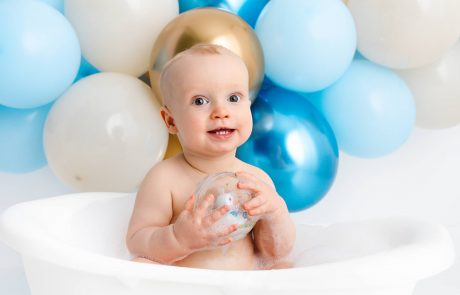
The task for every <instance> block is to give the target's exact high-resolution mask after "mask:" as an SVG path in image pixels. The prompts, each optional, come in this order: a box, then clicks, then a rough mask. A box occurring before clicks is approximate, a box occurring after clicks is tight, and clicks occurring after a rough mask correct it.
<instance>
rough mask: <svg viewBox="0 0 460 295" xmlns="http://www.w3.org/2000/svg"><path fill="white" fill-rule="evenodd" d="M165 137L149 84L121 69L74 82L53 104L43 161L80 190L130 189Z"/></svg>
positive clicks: (155, 158)
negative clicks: (46, 160)
mask: <svg viewBox="0 0 460 295" xmlns="http://www.w3.org/2000/svg"><path fill="white" fill-rule="evenodd" d="M167 142H168V132H167V129H166V127H165V125H164V123H163V120H162V118H161V115H160V105H159V103H158V102H157V100H156V98H155V97H154V96H153V94H152V91H151V89H150V88H149V87H148V86H147V85H146V84H145V83H143V82H141V81H140V80H138V79H136V78H134V77H132V76H129V75H125V74H121V73H99V74H95V75H92V76H88V77H86V78H84V79H82V80H80V81H79V82H77V83H76V84H74V85H73V86H72V87H71V88H70V89H69V90H68V91H67V92H66V93H65V94H64V95H63V96H62V97H60V98H59V99H58V100H57V102H56V103H55V104H54V105H53V107H52V109H51V111H50V113H49V115H48V119H47V121H46V124H45V130H44V146H45V153H46V157H47V159H48V164H49V166H50V167H51V169H52V170H53V172H54V173H55V174H56V175H57V176H58V177H59V178H60V179H61V180H63V182H65V183H66V184H68V185H70V186H71V187H73V188H75V189H77V190H80V191H133V190H134V189H135V188H136V186H137V185H139V184H140V182H141V181H142V179H143V177H144V175H145V174H146V173H147V171H148V170H149V169H150V168H151V167H152V166H153V165H154V164H155V163H157V162H158V161H160V160H161V159H162V158H163V156H164V153H165V151H166V147H167Z"/></svg>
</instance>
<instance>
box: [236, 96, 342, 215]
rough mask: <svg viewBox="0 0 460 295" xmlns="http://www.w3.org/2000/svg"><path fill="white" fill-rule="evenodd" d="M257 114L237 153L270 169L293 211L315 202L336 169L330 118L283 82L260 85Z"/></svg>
mask: <svg viewBox="0 0 460 295" xmlns="http://www.w3.org/2000/svg"><path fill="white" fill-rule="evenodd" d="M252 114H253V121H254V129H253V131H252V134H251V137H250V138H249V140H248V141H247V142H246V143H245V144H243V145H242V146H241V147H240V148H239V149H238V151H237V156H238V157H239V158H240V159H241V160H243V161H246V162H247V163H249V164H252V165H255V166H257V167H259V168H261V169H263V170H264V171H265V172H267V173H268V174H269V175H270V177H271V178H272V179H273V182H274V183H275V186H276V189H277V191H278V193H279V194H280V195H281V196H282V197H283V198H284V200H285V201H286V204H287V206H288V208H289V210H290V211H299V210H303V209H305V208H308V207H311V206H313V205H314V204H316V203H317V202H318V201H319V200H320V199H321V198H322V197H324V195H325V194H326V192H327V191H328V190H329V188H330V187H331V185H332V183H333V181H334V178H335V175H336V172H337V165H338V148H337V143H336V140H335V137H334V134H333V132H332V130H331V128H330V126H329V124H328V123H327V122H326V120H325V119H324V118H323V116H322V115H321V114H320V113H319V112H318V111H316V109H315V108H314V107H313V106H312V105H311V104H310V103H309V102H308V101H307V100H306V99H305V98H303V97H302V96H301V95H299V94H296V93H295V92H292V91H289V90H285V89H282V88H278V87H269V88H268V89H266V90H264V91H261V93H260V95H259V97H258V98H257V100H256V101H255V102H254V103H253V105H252Z"/></svg>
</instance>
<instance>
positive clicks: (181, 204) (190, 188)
mask: <svg viewBox="0 0 460 295" xmlns="http://www.w3.org/2000/svg"><path fill="white" fill-rule="evenodd" d="M199 182H200V180H199V179H198V180H187V181H183V182H180V183H179V182H178V183H177V185H175V186H174V188H173V189H172V202H173V204H172V206H173V211H174V216H173V221H174V220H175V219H176V218H177V216H178V215H179V214H180V213H181V212H182V211H183V210H184V208H185V204H186V203H187V201H188V200H189V199H190V197H191V196H192V195H193V193H194V192H195V190H196V188H197V186H198V183H199Z"/></svg>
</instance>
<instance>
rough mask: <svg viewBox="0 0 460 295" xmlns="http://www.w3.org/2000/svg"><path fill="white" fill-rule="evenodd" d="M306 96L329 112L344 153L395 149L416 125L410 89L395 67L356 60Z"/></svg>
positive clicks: (366, 154) (363, 154) (366, 155)
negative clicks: (337, 77)
mask: <svg viewBox="0 0 460 295" xmlns="http://www.w3.org/2000/svg"><path fill="white" fill-rule="evenodd" d="M306 97H307V98H308V99H309V100H310V101H311V102H312V103H313V104H314V105H315V106H316V107H317V108H318V109H319V110H320V111H321V113H322V114H323V115H324V116H325V117H326V119H327V120H328V122H329V124H331V126H332V129H333V130H334V133H335V135H336V138H337V142H338V144H339V148H340V149H341V150H343V151H344V152H346V153H348V154H351V155H354V156H357V157H364V158H371V157H379V156H384V155H387V154H389V153H391V152H393V151H395V150H396V149H397V148H398V147H399V146H401V145H402V144H403V143H404V142H405V141H406V139H407V138H408V137H409V135H410V133H411V132H412V130H413V127H414V124H415V102H414V99H413V96H412V93H411V91H410V90H409V88H408V87H407V85H406V84H405V83H404V81H403V80H402V79H401V78H399V76H397V75H396V74H395V73H393V72H392V71H391V70H389V69H387V68H384V67H382V66H379V65H376V64H374V63H372V62H370V61H367V60H364V59H357V60H354V61H353V63H352V64H351V66H350V68H349V69H348V70H347V72H346V73H345V74H344V75H343V76H342V78H341V79H340V80H338V81H337V82H336V83H334V84H333V85H332V86H330V87H328V88H327V89H324V90H322V91H319V92H317V93H311V94H307V95H306Z"/></svg>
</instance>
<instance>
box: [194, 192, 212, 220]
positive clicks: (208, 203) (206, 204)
mask: <svg viewBox="0 0 460 295" xmlns="http://www.w3.org/2000/svg"><path fill="white" fill-rule="evenodd" d="M213 204H214V195H212V194H210V195H207V196H206V197H205V198H204V200H203V201H202V202H201V204H199V205H198V207H197V208H196V211H195V212H196V214H198V215H199V216H206V214H207V211H208V208H211V207H212V206H213Z"/></svg>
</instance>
